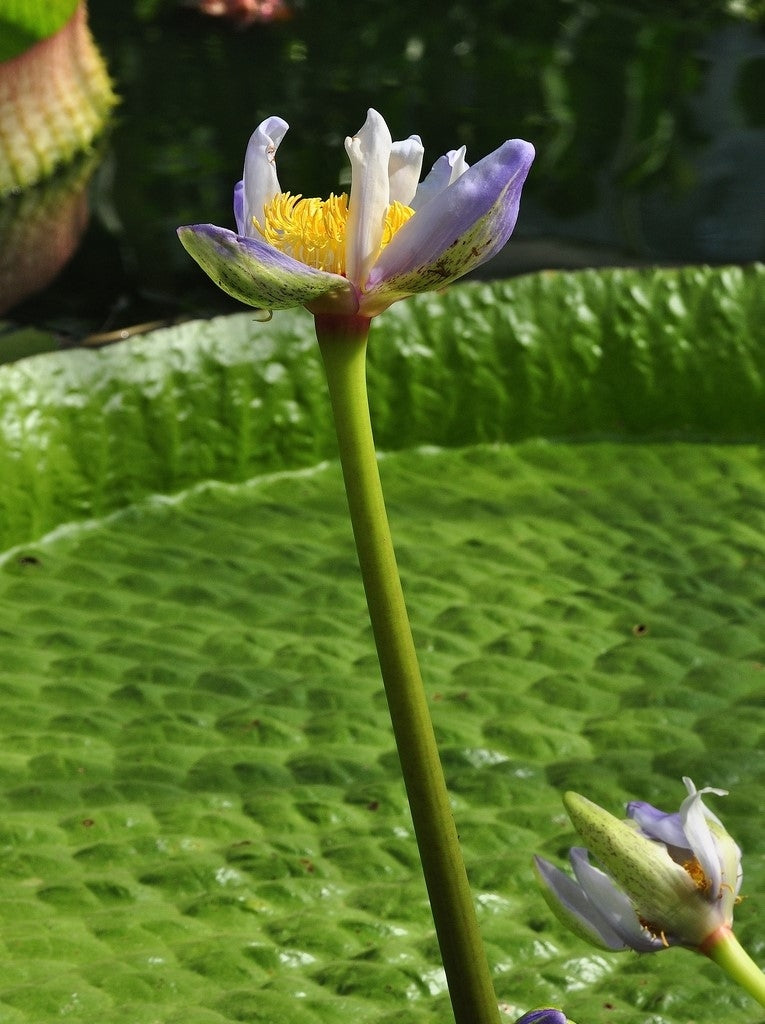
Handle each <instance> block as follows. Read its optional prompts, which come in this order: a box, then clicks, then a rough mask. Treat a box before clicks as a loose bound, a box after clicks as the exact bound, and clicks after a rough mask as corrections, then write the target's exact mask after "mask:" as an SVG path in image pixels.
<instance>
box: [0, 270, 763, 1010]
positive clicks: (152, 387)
mask: <svg viewBox="0 0 765 1024" xmlns="http://www.w3.org/2000/svg"><path fill="white" fill-rule="evenodd" d="M764 277H765V274H764V273H763V271H762V270H761V269H760V268H752V269H750V270H738V269H723V270H717V271H712V270H706V269H691V270H684V271H676V272H663V273H658V272H650V273H637V272H626V271H625V272H614V273H610V274H609V273H606V274H602V273H601V274H594V273H593V274H587V273H585V274H577V275H551V276H539V277H529V278H526V279H520V280H518V281H516V282H512V283H509V284H500V285H492V286H488V285H465V286H458V287H455V288H453V289H452V290H451V291H450V292H448V293H447V294H445V295H444V296H425V297H422V298H420V299H418V300H416V301H413V302H410V303H408V304H402V305H401V306H400V307H394V308H393V309H391V310H390V311H389V312H388V313H386V314H385V316H384V317H381V318H380V320H379V323H377V324H376V325H375V327H374V329H373V336H372V352H371V358H372V365H371V367H370V387H371V391H372V401H373V405H374V417H375V422H376V425H377V433H378V439H379V442H380V447H381V448H382V449H383V451H384V455H383V456H382V459H381V472H382V475H383V484H384V486H385V489H386V494H387V497H388V505H389V512H390V517H391V521H392V527H393V531H394V537H395V540H396V544H397V549H398V552H399V559H400V563H401V569H402V575H403V579H404V586H405V591H406V594H407V600H408V604H409V607H410V611H411V615H412V620H413V625H414V629H415V634H416V639H417V641H418V646H419V650H420V652H421V659H422V667H423V673H424V676H425V679H426V685H427V687H428V692H429V696H430V699H431V704H432V712H433V717H434V721H435V725H436V730H437V734H438V738H439V742H440V747H441V751H442V756H443V761H444V765H445V769H446V773H447V779H448V782H449V785H450V789H451V792H452V794H453V801H454V811H455V815H456V817H457V822H458V826H459V831H460V835H461V838H462V841H463V844H464V849H465V856H466V860H467V863H468V870H469V873H470V876H471V879H472V882H473V885H474V889H475V894H476V899H477V901H478V905H479V915H480V920H481V923H482V927H483V931H484V935H485V939H486V942H487V946H488V952H489V956H490V959H491V963H492V966H493V970H494V972H495V980H496V988H497V993H498V996H499V998H500V999H501V1001H502V1003H503V1007H504V1008H505V1010H506V1012H507V1013H508V1014H509V1015H510V1018H509V1019H514V1017H513V1015H516V1016H517V1015H519V1014H520V1013H521V1012H522V1011H523V1010H525V1009H528V1008H529V1007H531V1006H535V1005H541V1004H558V1005H561V1006H563V1007H564V1008H565V1009H566V1010H567V1011H568V1013H569V1014H570V1015H571V1016H573V1017H574V1018H575V1019H577V1020H578V1021H579V1022H580V1024H587V1022H592V1024H596V1022H597V1024H601V1022H602V1024H607V1022H614V1024H621V1022H625V1024H626V1022H629V1024H632V1022H638V1021H646V1022H647V1021H650V1022H651V1024H663V1022H666V1024H687V1022H689V1021H694V1022H697V1024H707V1022H709V1024H712V1022H715V1024H733V1022H739V1021H741V1020H742V1019H744V1020H755V1019H758V1010H757V1008H756V1007H755V1005H754V1004H753V1003H752V1002H751V1001H750V1000H749V999H748V997H746V996H745V995H743V994H741V993H739V992H738V991H737V990H736V989H734V988H733V987H732V985H731V984H730V983H729V982H727V981H726V980H725V979H724V978H723V976H722V975H721V974H719V973H718V971H717V968H715V967H714V965H712V964H707V963H706V962H705V961H703V960H702V959H701V958H697V957H695V955H694V954H691V953H689V952H685V951H681V950H670V951H667V952H662V953H659V954H655V955H652V956H645V957H638V956H636V955H634V954H622V955H611V954H605V953H601V952H598V951H596V950H593V949H590V948H588V947H585V946H583V945H582V944H581V943H580V942H579V940H577V939H575V938H574V937H573V936H571V935H569V934H568V933H566V932H564V931H563V930H562V928H561V927H559V925H558V924H557V923H556V922H555V921H554V920H553V919H552V918H551V916H550V914H549V912H548V911H547V908H546V906H545V905H544V903H543V901H542V899H541V897H540V896H539V895H538V894H537V892H536V891H535V889H534V885H533V881H532V872H531V866H530V858H531V854H532V853H533V852H535V851H536V852H540V853H543V854H544V855H545V856H547V857H549V858H551V859H554V860H558V859H559V858H562V857H563V856H564V855H565V851H566V848H567V847H568V845H570V843H571V841H572V838H573V836H572V834H571V831H570V827H569V826H568V824H567V820H566V818H565V816H564V815H563V813H562V807H561V803H560V794H561V792H562V791H563V790H565V789H569V788H575V789H578V790H579V791H580V792H582V793H584V794H585V795H587V796H589V797H591V798H593V799H595V800H597V801H598V802H600V803H601V804H603V805H604V806H607V807H608V808H609V809H611V810H613V811H614V812H618V811H619V809H620V808H621V806H623V804H624V802H625V801H626V800H629V799H632V798H641V799H646V800H650V801H652V802H653V803H655V804H658V805H661V806H665V807H666V809H668V810H673V809H675V808H676V807H677V806H678V804H679V802H680V800H681V799H682V796H683V794H684V789H683V787H682V784H681V782H680V779H681V776H683V775H690V776H691V777H692V778H693V779H694V780H695V782H696V783H697V784H698V785H699V786H701V785H715V786H720V787H724V788H727V789H729V790H730V796H729V797H727V798H711V799H710V804H711V803H712V801H714V809H715V810H716V812H717V813H719V815H720V816H721V817H722V818H723V820H724V821H725V823H726V825H727V826H728V828H729V830H730V831H731V832H732V833H733V835H734V836H735V837H736V839H737V840H738V842H739V843H740V844H741V846H742V847H743V850H744V893H745V895H746V897H747V898H746V899H745V901H744V902H743V903H742V904H741V906H740V907H739V908H737V931H738V932H739V934H740V937H741V939H742V941H743V943H744V944H745V945H746V946H747V947H748V949H749V951H750V952H751V953H752V955H753V956H754V957H755V959H759V960H760V961H762V960H763V959H764V958H765V942H763V938H762V936H763V929H762V925H761V924H760V925H759V926H758V922H757V915H758V911H760V912H761V906H762V897H763V892H764V891H765V862H764V861H763V854H762V851H763V848H764V844H765V837H764V836H763V829H762V820H761V813H760V810H761V806H762V794H763V785H764V784H765V756H764V755H763V743H762V738H763V719H764V718H765V715H764V714H763V689H764V686H765V674H764V673H765V669H764V668H763V664H765V472H764V470H765V459H764V458H763V454H762V450H761V447H760V443H759V442H760V440H761V438H762V434H763V426H764V425H765V419H764V418H763V404H762V381H763V373H764V372H765V355H764V354H763V337H762V324H763V322H765V318H764V317H763V316H762V312H763V310H762V298H761V295H762V283H763V278H764ZM0 395H1V396H2V400H1V405H0V409H2V417H3V422H2V439H3V440H2V449H0V474H1V476H0V479H2V492H1V493H2V505H1V506H0V527H1V528H2V531H3V544H4V546H5V548H6V550H5V553H4V554H3V556H2V563H1V564H0V609H2V620H1V621H0V730H2V743H0V808H2V813H1V814H0V858H1V860H0V868H1V870H0V945H1V948H2V951H3V960H4V969H3V972H2V976H1V977H0V1022H2V1024H5V1022H8V1024H17V1022H18V1024H40V1022H43V1021H45V1022H47V1021H53V1020H59V1019H61V1020H67V1021H71V1022H77V1024H118V1022H119V1024H123V1022H124V1024H156V1022H162V1024H172V1022H178V1024H180V1022H184V1024H228V1022H232V1021H256V1022H263V1024H293V1022H294V1024H314V1022H316V1024H321V1022H327V1024H329V1022H332V1024H334V1022H337V1021H345V1020H349V1021H351V1020H352V1021H358V1022H370V1024H372V1022H374V1024H409V1022H412V1024H414V1022H421V1021H422V1022H424V1021H443V1020H448V1019H449V1014H450V1010H449V1006H448V997H447V995H446V993H445V988H444V982H443V977H442V974H441V971H440V969H439V963H438V954H437V949H436V945H435V940H434V937H433V933H432V927H431V921H430V917H429V910H428V906H427V901H426V897H425V892H424V886H423V882H422V877H421V874H420V870H419V864H418V859H417V853H416V847H415V843H414V838H413V836H412V832H411V825H410V821H409V817H408V811H407V807H406V801H405V797H404V793H403V787H402V784H401V782H400V779H399V773H398V767H397V762H396V755H395V750H394V746H393V741H392V737H391V735H390V728H389V723H388V717H387V710H386V708H385V702H384V696H383V693H382V686H381V682H380V679H379V674H378V670H377V666H376V661H375V657H374V653H373V645H372V640H371V635H370V630H369V628H368V624H367V619H366V610H365V606H364V600H363V594H362V591H361V584H360V582H359V580H358V575H357V568H356V564H355V555H354V552H353V546H352V540H351V535H350V527H349V525H348V522H347V517H346V512H345V506H344V495H343V490H342V483H341V478H340V472H339V469H338V467H337V464H336V463H335V461H334V458H333V441H332V434H331V425H330V422H329V413H328V409H327V401H326V397H325V393H324V386H323V381H322V377H321V372H320V368H319V365H318V361H317V355H316V352H315V349H314V343H313V340H312V337H311V322H310V318H309V317H307V316H306V315H301V314H298V313H296V314H294V315H291V314H284V315H282V316H278V315H277V316H275V318H274V320H273V322H272V323H261V322H257V321H254V320H253V319H252V317H251V316H250V315H249V314H246V313H245V314H242V315H237V316H235V317H231V318H226V319H220V320H216V321H212V322H209V323H203V324H200V323H192V324H187V325H182V326H180V327H177V328H172V329H169V330H167V331H163V332H158V333H156V334H154V335H151V336H147V337H145V338H142V339H136V340H134V341H132V342H130V343H127V344H125V345H121V346H118V347H115V348H113V349H107V350H103V351H100V352H64V353H58V354H52V355H44V356H37V357H33V358H29V359H27V360H23V361H21V362H19V363H16V364H12V365H8V366H5V367H2V368H0ZM760 1016H761V1014H760Z"/></svg>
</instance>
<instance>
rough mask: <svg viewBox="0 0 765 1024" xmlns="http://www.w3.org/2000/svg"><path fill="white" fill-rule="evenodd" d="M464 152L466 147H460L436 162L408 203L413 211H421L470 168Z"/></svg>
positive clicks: (451, 150)
mask: <svg viewBox="0 0 765 1024" xmlns="http://www.w3.org/2000/svg"><path fill="white" fill-rule="evenodd" d="M466 152H467V149H466V147H465V146H461V147H460V148H459V149H450V150H449V152H448V153H445V154H444V155H443V156H440V157H439V158H438V160H436V162H435V163H434V164H433V166H432V167H431V169H430V171H429V173H428V175H427V177H425V178H424V179H423V180H422V181H421V182H420V184H419V185H418V186H417V191H416V192H415V194H414V197H413V198H412V201H411V202H410V203H409V206H411V207H412V209H413V210H421V209H422V208H423V206H426V205H427V204H428V203H429V202H430V200H431V199H435V197H436V196H437V195H439V194H440V193H441V192H443V191H444V189H446V188H448V187H449V186H450V185H452V184H454V182H455V181H456V180H457V178H460V177H462V175H463V174H464V173H465V171H467V170H468V168H469V166H470V165H469V164H468V163H467V162H466V160H465V153H466Z"/></svg>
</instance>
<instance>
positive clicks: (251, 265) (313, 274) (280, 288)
mask: <svg viewBox="0 0 765 1024" xmlns="http://www.w3.org/2000/svg"><path fill="white" fill-rule="evenodd" d="M178 237H179V238H180V240H181V243H182V244H183V247H184V248H185V249H186V251H187V252H188V253H189V254H190V255H191V256H193V258H194V259H195V260H196V261H197V263H198V264H199V265H200V267H201V268H202V269H203V270H204V271H205V273H206V274H207V275H208V276H209V277H210V278H212V280H213V281H214V282H215V284H217V285H218V287H219V288H222V289H223V291H224V292H227V293H228V294H229V295H232V296H233V297H234V298H235V299H238V300H239V301H240V302H244V303H246V304H247V305H248V306H258V307H260V308H262V309H289V308H290V307H292V306H302V305H305V304H306V303H308V302H315V301H317V300H319V299H321V298H324V297H329V296H334V297H337V298H338V299H339V300H340V306H341V307H342V308H341V310H339V311H342V312H355V311H356V308H357V305H358V303H357V300H356V297H355V294H354V292H353V289H352V288H351V286H350V284H349V283H348V281H346V279H345V278H344V277H340V276H339V275H338V274H328V273H326V272H325V271H323V270H314V268H313V267H308V266H306V265H305V264H304V263H300V262H299V261H298V260H294V259H292V257H291V256H287V255H286V254H285V253H283V252H280V251H279V250H278V249H275V248H274V247H273V246H271V245H268V244H266V243H265V242H262V241H259V240H258V239H256V238H243V237H242V236H241V235H236V234H234V232H233V231H228V230H227V229H226V228H220V227H217V226H216V225H215V224H190V225H186V226H184V227H181V228H178Z"/></svg>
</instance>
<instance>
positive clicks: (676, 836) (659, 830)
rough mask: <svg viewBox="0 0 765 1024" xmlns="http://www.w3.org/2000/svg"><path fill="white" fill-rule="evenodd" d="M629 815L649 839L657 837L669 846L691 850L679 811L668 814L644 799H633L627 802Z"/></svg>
mask: <svg viewBox="0 0 765 1024" xmlns="http://www.w3.org/2000/svg"><path fill="white" fill-rule="evenodd" d="M627 817H628V818H632V820H633V821H634V822H636V824H637V825H638V827H639V828H640V831H641V832H642V833H643V835H644V836H645V837H646V838H647V839H656V840H658V841H659V842H662V843H666V845H667V846H676V847H678V849H681V850H690V847H689V845H688V840H687V839H686V836H685V832H684V831H683V823H682V821H681V820H680V815H679V814H678V813H677V812H675V813H673V814H668V813H666V812H665V811H660V810H658V808H656V807H654V806H652V804H648V803H645V801H643V800H633V801H631V803H629V804H627Z"/></svg>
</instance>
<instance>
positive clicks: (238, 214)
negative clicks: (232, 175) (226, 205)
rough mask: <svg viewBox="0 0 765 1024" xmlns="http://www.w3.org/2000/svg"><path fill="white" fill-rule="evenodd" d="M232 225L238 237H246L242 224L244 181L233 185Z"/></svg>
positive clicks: (243, 224)
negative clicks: (233, 224) (234, 225)
mask: <svg viewBox="0 0 765 1024" xmlns="http://www.w3.org/2000/svg"><path fill="white" fill-rule="evenodd" d="M234 223H235V224H236V231H237V234H239V235H246V234H247V232H246V231H245V223H244V181H238V182H237V183H236V185H234Z"/></svg>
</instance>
